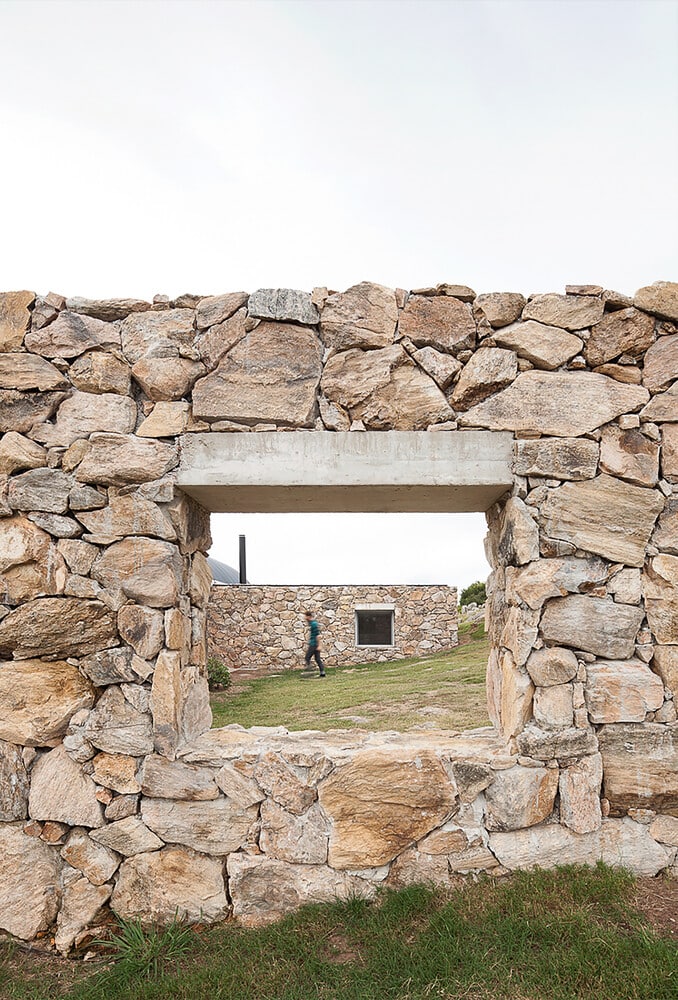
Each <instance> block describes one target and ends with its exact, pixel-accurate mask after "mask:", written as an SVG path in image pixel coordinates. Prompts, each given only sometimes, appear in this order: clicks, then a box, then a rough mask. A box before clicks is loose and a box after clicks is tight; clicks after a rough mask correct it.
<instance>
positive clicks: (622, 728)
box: [598, 722, 678, 816]
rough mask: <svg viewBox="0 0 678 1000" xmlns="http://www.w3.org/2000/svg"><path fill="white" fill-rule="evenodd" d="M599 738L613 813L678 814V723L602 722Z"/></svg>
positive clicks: (605, 780) (604, 788) (604, 787)
mask: <svg viewBox="0 0 678 1000" xmlns="http://www.w3.org/2000/svg"><path fill="white" fill-rule="evenodd" d="M598 738H599V742H600V752H601V753H602V755H603V775H604V778H603V795H604V796H605V798H607V799H609V802H610V807H611V810H612V814H613V815H623V814H624V813H625V812H626V810H627V809H654V810H655V812H660V813H668V814H669V815H671V816H678V723H674V724H673V725H668V726H667V725H660V724H658V723H647V722H646V723H640V724H626V725H624V724H618V725H611V726H603V728H602V729H601V730H600V733H599V737H598Z"/></svg>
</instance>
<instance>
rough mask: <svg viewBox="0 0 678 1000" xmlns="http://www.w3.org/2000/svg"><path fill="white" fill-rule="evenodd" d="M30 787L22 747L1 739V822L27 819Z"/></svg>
mask: <svg viewBox="0 0 678 1000" xmlns="http://www.w3.org/2000/svg"><path fill="white" fill-rule="evenodd" d="M0 669H1V668H0ZM28 786H29V778H28V773H27V771H26V766H25V764H24V759H23V754H22V752H21V747H19V746H17V745H16V744H15V743H7V742H5V740H3V739H0V822H2V823H8V822H11V821H12V820H15V819H26V817H27V816H28Z"/></svg>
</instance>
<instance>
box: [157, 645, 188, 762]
mask: <svg viewBox="0 0 678 1000" xmlns="http://www.w3.org/2000/svg"><path fill="white" fill-rule="evenodd" d="M181 693H182V692H181V655H180V654H179V653H178V652H170V651H169V650H166V649H165V650H163V651H162V652H161V653H160V654H159V656H158V659H157V661H156V664H155V671H154V673H153V685H152V687H151V712H152V714H153V745H154V748H155V750H156V751H158V753H161V754H162V755H163V756H165V757H169V758H171V759H173V758H174V755H175V752H176V748H177V745H178V743H179V720H180V713H181Z"/></svg>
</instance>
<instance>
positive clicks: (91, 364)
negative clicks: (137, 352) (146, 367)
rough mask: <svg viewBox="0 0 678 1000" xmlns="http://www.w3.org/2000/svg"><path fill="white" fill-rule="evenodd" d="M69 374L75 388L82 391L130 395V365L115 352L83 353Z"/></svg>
mask: <svg viewBox="0 0 678 1000" xmlns="http://www.w3.org/2000/svg"><path fill="white" fill-rule="evenodd" d="M68 375H69V377H70V380H71V382H72V383H73V385H74V386H75V388H76V389H80V391H81V392H94V393H104V392H105V393H110V392H116V393H118V394H119V395H120V396H129V395H130V389H131V374H130V367H129V365H128V364H126V362H124V361H121V360H120V358H117V357H116V356H115V355H114V354H107V353H104V352H103V351H90V352H88V353H87V354H81V355H80V357H79V358H76V359H75V361H74V362H73V364H72V365H71V367H70V368H69V370H68Z"/></svg>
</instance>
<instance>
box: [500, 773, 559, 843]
mask: <svg viewBox="0 0 678 1000" xmlns="http://www.w3.org/2000/svg"><path fill="white" fill-rule="evenodd" d="M557 791H558V771H557V770H551V769H547V768H545V767H511V768H509V769H508V770H506V771H495V773H494V777H493V779H492V782H491V784H490V785H489V787H488V788H487V789H486V790H485V798H486V801H487V806H486V813H485V816H486V821H485V822H486V826H487V829H488V830H517V829H520V828H521V827H526V826H534V825H535V824H536V823H541V822H542V820H545V819H546V818H547V816H549V815H550V814H551V812H552V811H553V804H554V802H555V798H556V792H557Z"/></svg>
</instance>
